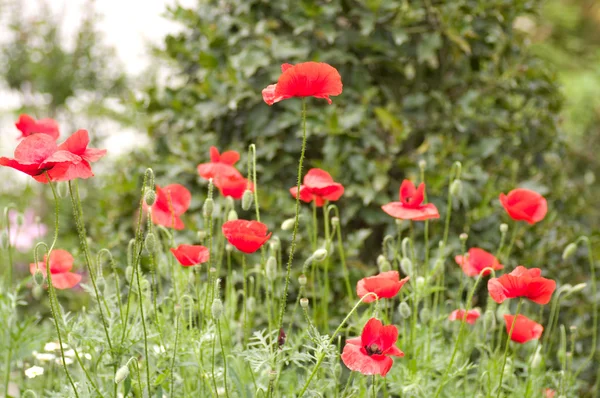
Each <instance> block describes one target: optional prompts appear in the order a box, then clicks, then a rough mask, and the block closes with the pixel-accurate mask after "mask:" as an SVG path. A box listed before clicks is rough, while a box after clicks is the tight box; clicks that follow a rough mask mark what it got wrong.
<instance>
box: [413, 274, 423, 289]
mask: <svg viewBox="0 0 600 398" xmlns="http://www.w3.org/2000/svg"><path fill="white" fill-rule="evenodd" d="M415 282H416V283H417V289H418V290H421V289H423V287H424V286H425V278H423V277H422V276H417V279H416V280H415Z"/></svg>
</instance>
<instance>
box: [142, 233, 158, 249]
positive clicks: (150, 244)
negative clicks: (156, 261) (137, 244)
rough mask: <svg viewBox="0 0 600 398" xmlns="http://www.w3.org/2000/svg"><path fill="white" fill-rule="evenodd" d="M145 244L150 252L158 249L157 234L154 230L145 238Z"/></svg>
mask: <svg viewBox="0 0 600 398" xmlns="http://www.w3.org/2000/svg"><path fill="white" fill-rule="evenodd" d="M144 246H145V247H146V250H147V251H148V253H154V251H155V250H156V236H155V235H154V234H153V233H152V232H148V234H147V235H146V239H144Z"/></svg>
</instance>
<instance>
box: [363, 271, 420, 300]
mask: <svg viewBox="0 0 600 398" xmlns="http://www.w3.org/2000/svg"><path fill="white" fill-rule="evenodd" d="M409 279H410V276H407V277H406V278H404V279H402V280H401V279H400V274H399V273H398V271H387V272H382V273H380V274H379V275H375V276H370V277H368V278H363V279H361V280H359V281H358V283H357V284H356V294H357V295H358V297H359V298H362V297H364V296H365V295H367V294H368V293H375V294H376V295H377V297H378V298H380V299H382V298H392V297H394V296H395V295H396V294H398V292H399V291H400V289H401V288H402V286H404V284H405V283H406V282H408V280H409ZM375 300H377V299H376V298H375V297H373V295H369V296H367V297H366V298H365V299H364V300H363V303H370V302H373V301H375Z"/></svg>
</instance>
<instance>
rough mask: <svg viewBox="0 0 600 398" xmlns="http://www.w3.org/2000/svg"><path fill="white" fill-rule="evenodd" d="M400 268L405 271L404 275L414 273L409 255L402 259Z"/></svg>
mask: <svg viewBox="0 0 600 398" xmlns="http://www.w3.org/2000/svg"><path fill="white" fill-rule="evenodd" d="M400 269H401V270H402V272H404V275H411V274H412V261H410V260H409V259H408V257H404V258H403V259H402V260H401V261H400Z"/></svg>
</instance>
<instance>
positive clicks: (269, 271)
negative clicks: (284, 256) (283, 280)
mask: <svg viewBox="0 0 600 398" xmlns="http://www.w3.org/2000/svg"><path fill="white" fill-rule="evenodd" d="M265 273H266V275H267V279H268V280H270V281H274V280H275V278H276V277H277V259H275V257H274V256H269V258H268V259H267V265H265Z"/></svg>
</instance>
